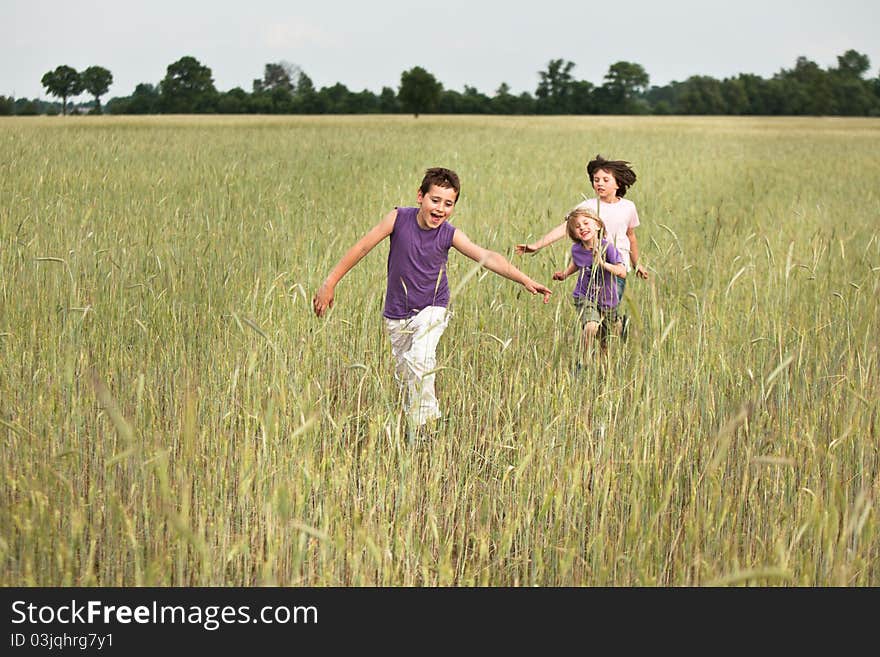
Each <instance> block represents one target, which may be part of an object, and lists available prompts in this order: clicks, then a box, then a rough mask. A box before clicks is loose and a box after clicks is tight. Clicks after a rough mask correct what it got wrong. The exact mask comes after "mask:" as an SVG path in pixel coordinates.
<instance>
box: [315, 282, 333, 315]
mask: <svg viewBox="0 0 880 657" xmlns="http://www.w3.org/2000/svg"><path fill="white" fill-rule="evenodd" d="M333 292H334V288H333V286H332V285H327V282H326V281H325V282H324V284H323V285H321V287H320V288H318V292H317V293H316V294H315V298H314V299H313V300H312V307H313V308H314V309H315V314H316V315H317V316H318V317H323V316H324V313H326V312H327V309H328V308H332V307H333Z"/></svg>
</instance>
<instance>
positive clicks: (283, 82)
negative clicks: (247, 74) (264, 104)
mask: <svg viewBox="0 0 880 657" xmlns="http://www.w3.org/2000/svg"><path fill="white" fill-rule="evenodd" d="M301 72H302V69H300V67H299V66H297V65H296V64H291V63H290V62H287V61H280V62H276V63H273V64H266V66H265V68H264V69H263V79H262V80H254V85H253V86H254V92H259V91H273V90H275V89H279V88H280V89H286V90H287V91H288V92H290V93H291V94H292V93H293V92H294V89H295V87H296V82H295V81H296V80H297V79H298V78H299V74H300V73H301Z"/></svg>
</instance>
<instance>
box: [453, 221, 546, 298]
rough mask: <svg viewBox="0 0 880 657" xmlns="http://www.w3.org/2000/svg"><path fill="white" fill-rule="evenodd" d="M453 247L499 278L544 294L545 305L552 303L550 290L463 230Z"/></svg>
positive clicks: (454, 240)
mask: <svg viewBox="0 0 880 657" xmlns="http://www.w3.org/2000/svg"><path fill="white" fill-rule="evenodd" d="M452 246H454V247H455V249H456V251H458V252H459V253H462V254H464V255H466V256H467V257H468V258H470V259H471V260H474V261H476V262H479V263H480V264H481V265H482V266H483V267H485V268H486V269H488V270H489V271H494V272H495V273H496V274H498V275H499V276H504V278H509V279H510V280H512V281H515V282H517V283H519V284H520V285H522V286H523V287H524V288H526V289H527V290H528V291H529V292H531V293H532V294H543V295H544V303H547V302H548V301H550V295H551V294H553V293H552V292H551V291H550V289H549V288H547V287H546V286H544V285H541V284H540V283H536V282H535V281H533V280H532V279H531V278H529V277H528V276H526V275H525V274H524V273H522V272H521V271H520V270H519V269H517V268H516V267H514V266H513V265H512V264H510V263H509V262H508V261H507V258H505V257H504V256H503V255H501V254H500V253H496V252H495V251H489V250H488V249H484V248H483V247H482V246H480V245H478V244H474V243H473V242H471V240H470V238H468V236H467V235H465V234H464V231H462V230H461V229H456V230H455V234H454V235H453V236H452Z"/></svg>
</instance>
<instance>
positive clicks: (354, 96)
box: [348, 89, 381, 114]
mask: <svg viewBox="0 0 880 657" xmlns="http://www.w3.org/2000/svg"><path fill="white" fill-rule="evenodd" d="M348 102H349V107H350V108H351V111H352V113H354V114H378V113H379V112H380V111H381V109H380V107H381V105H380V101H379V97H378V96H377V95H376V94H374V93H373V92H372V91H370V90H369V89H364V90H363V91H359V92H357V93H351V94H350V95H349V98H348Z"/></svg>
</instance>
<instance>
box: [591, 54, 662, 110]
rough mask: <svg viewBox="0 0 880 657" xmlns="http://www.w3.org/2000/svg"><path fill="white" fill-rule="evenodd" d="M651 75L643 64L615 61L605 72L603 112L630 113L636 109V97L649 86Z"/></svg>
mask: <svg viewBox="0 0 880 657" xmlns="http://www.w3.org/2000/svg"><path fill="white" fill-rule="evenodd" d="M649 82H650V77H649V76H648V74H647V73H646V72H645V69H644V68H642V65H641V64H636V63H634V62H615V63H614V64H612V65H611V66H610V67H609V68H608V73H606V74H605V83H604V84H603V85H602V89H603V94H602V95H603V101H604V102H605V103H607V106H606V107H602V108H600V109H601V110H602V111H603V113H605V114H611V113H618V114H630V113H633V112H635V111H636V103H635V99H636V97H637V96H638V95H640V94H643V93H644V92H645V90H646V89H647V88H648V83H649Z"/></svg>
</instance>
